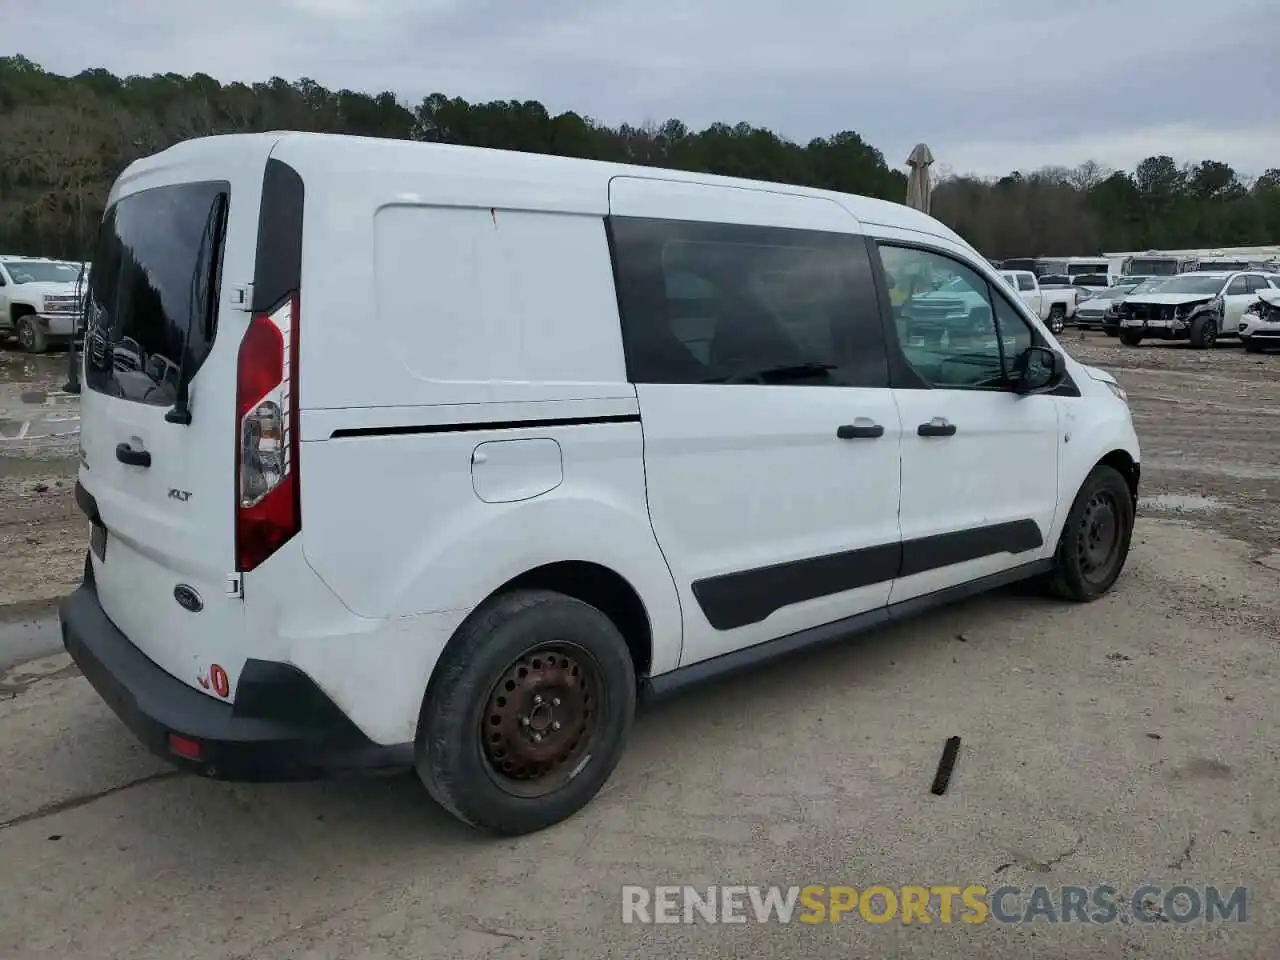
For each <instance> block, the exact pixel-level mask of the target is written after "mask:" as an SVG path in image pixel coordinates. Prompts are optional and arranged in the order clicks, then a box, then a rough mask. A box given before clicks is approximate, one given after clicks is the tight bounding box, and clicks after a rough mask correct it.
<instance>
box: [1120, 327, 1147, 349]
mask: <svg viewBox="0 0 1280 960" xmlns="http://www.w3.org/2000/svg"><path fill="white" fill-rule="evenodd" d="M1120 342H1121V343H1123V344H1124V345H1125V346H1126V347H1136V346H1137V345H1138V344H1140V343H1142V334H1140V333H1137V332H1134V331H1130V330H1121V331H1120Z"/></svg>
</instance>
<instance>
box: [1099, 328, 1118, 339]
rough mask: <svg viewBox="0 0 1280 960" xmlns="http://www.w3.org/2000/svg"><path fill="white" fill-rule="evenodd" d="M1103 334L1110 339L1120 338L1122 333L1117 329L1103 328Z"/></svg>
mask: <svg viewBox="0 0 1280 960" xmlns="http://www.w3.org/2000/svg"><path fill="white" fill-rule="evenodd" d="M1102 332H1103V333H1105V334H1106V335H1107V336H1108V337H1118V336H1120V331H1119V330H1117V329H1116V328H1115V327H1103V328H1102Z"/></svg>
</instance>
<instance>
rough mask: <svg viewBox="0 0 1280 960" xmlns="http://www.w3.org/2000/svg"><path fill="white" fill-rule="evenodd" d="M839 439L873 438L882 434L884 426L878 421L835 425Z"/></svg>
mask: <svg viewBox="0 0 1280 960" xmlns="http://www.w3.org/2000/svg"><path fill="white" fill-rule="evenodd" d="M836 436H837V437H839V438H840V439H841V440H875V439H877V438H879V437H883V436H884V427H883V426H881V425H880V424H878V423H845V424H841V425H840V426H838V427H836Z"/></svg>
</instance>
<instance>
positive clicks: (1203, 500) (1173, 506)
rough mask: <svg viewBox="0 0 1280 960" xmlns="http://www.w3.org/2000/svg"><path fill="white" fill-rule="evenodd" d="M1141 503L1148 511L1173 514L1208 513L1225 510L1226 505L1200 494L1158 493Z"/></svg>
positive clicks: (1145, 498) (1142, 500) (1144, 498)
mask: <svg viewBox="0 0 1280 960" xmlns="http://www.w3.org/2000/svg"><path fill="white" fill-rule="evenodd" d="M1139 503H1140V504H1141V505H1142V507H1144V508H1145V509H1147V510H1169V511H1172V512H1173V513H1208V512H1210V511H1212V510H1223V509H1225V508H1226V506H1227V505H1226V504H1225V503H1223V502H1222V501H1221V500H1215V499H1214V498H1213V497H1202V496H1200V494H1198V493H1157V494H1155V495H1154V496H1150V497H1143V498H1142V499H1141V500H1140V501H1139Z"/></svg>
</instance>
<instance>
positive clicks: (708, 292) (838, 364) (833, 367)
mask: <svg viewBox="0 0 1280 960" xmlns="http://www.w3.org/2000/svg"><path fill="white" fill-rule="evenodd" d="M608 223H609V233H610V239H611V247H612V252H613V261H614V279H615V281H616V283H617V291H618V307H619V313H620V315H621V320H622V337H623V346H624V349H625V353H626V360H627V375H628V377H629V379H630V380H631V381H632V382H633V383H678V384H692V383H732V384H770V385H788V386H858V387H861V386H868V387H871V386H886V385H887V384H888V376H889V374H888V357H887V355H886V353H885V345H884V328H883V326H882V320H881V316H880V310H879V305H878V301H877V298H876V291H875V284H874V281H873V279H872V272H871V262H870V258H869V257H868V255H867V248H866V244H865V242H864V241H863V240H862V238H861V237H854V236H847V235H843V234H827V233H819V232H811V231H806V230H784V229H775V228H769V227H753V226H740V225H730V224H712V223H691V222H683V221H674V220H649V219H639V218H631V217H611V218H609V221H608Z"/></svg>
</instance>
